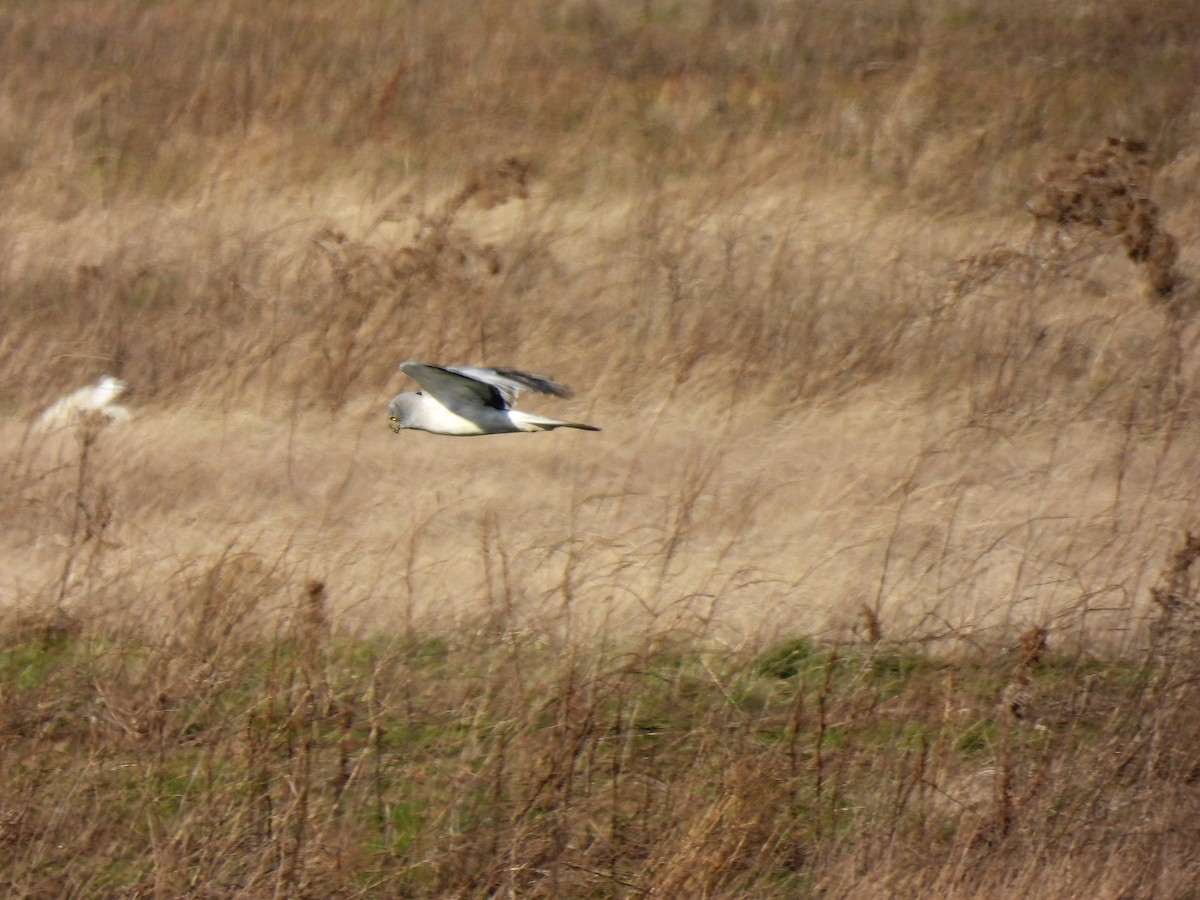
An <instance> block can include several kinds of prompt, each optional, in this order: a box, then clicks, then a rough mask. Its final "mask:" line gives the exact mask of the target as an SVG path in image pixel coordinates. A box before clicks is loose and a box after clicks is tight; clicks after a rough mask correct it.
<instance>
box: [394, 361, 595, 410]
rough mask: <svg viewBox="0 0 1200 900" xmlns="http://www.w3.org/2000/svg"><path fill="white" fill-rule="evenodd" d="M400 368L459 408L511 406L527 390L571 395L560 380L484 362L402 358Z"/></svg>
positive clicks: (443, 401) (450, 406)
mask: <svg viewBox="0 0 1200 900" xmlns="http://www.w3.org/2000/svg"><path fill="white" fill-rule="evenodd" d="M400 369H401V371H403V372H404V374H405V375H407V376H408V377H409V378H411V379H412V380H413V381H415V382H416V383H417V384H419V385H420V386H421V389H422V390H424V391H425V392H426V393H428V394H429V395H430V396H431V397H433V398H434V399H435V400H437V401H438V402H439V403H441V404H442V405H443V406H445V407H446V408H447V409H450V410H454V411H455V412H459V411H460V410H461V409H462V408H463V407H464V406H466V407H468V408H469V407H476V408H477V407H478V406H480V405H481V404H482V405H483V406H489V407H491V408H492V409H511V408H512V405H513V403H515V402H516V399H517V395H518V394H519V393H520V392H521V391H524V390H529V391H537V392H538V393H541V394H552V395H554V396H555V397H570V396H571V392H570V391H569V390H568V389H567V388H566V387H564V386H563V385H561V384H558V383H557V382H555V381H552V380H550V379H549V378H546V377H544V376H542V375H534V374H532V373H530V372H521V371H519V370H517V369H487V368H483V367H481V366H435V365H431V364H429V363H423V362H412V361H410V362H402V363H400Z"/></svg>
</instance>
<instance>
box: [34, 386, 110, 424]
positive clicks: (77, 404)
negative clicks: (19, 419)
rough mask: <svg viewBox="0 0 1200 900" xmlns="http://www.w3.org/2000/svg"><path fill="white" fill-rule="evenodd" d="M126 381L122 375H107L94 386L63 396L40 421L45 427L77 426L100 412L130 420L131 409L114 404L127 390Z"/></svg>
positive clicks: (44, 413)
mask: <svg viewBox="0 0 1200 900" xmlns="http://www.w3.org/2000/svg"><path fill="white" fill-rule="evenodd" d="M125 388H126V384H125V382H124V381H122V380H121V379H120V378H114V377H113V376H111V375H105V376H104V377H103V378H101V379H100V381H99V382H97V383H96V384H94V385H89V386H88V387H84V388H80V389H79V390H77V391H73V392H72V393H70V394H67V395H66V396H65V397H60V398H59V399H58V400H56V401H55V402H54V403H53V404H52V405H51V406H50V407H49V408H48V409H47V410H46V411H45V412H43V413H42V414H41V416H40V417H39V418H38V421H37V427H38V428H39V429H42V430H49V429H52V428H62V427H64V426H67V425H77V424H79V423H80V422H82V421H83V420H84V419H85V418H86V417H87V416H89V415H93V414H98V415H100V416H102V417H103V418H104V419H107V420H108V421H110V422H128V421H129V419H130V414H129V410H128V409H126V408H125V407H124V406H119V405H118V404H116V403H113V401H114V400H116V399H117V397H119V396H121V394H123V393H125Z"/></svg>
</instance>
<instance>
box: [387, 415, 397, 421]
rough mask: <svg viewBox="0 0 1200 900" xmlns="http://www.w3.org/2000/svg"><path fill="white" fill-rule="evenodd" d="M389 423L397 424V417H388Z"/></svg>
mask: <svg viewBox="0 0 1200 900" xmlns="http://www.w3.org/2000/svg"><path fill="white" fill-rule="evenodd" d="M388 421H389V422H395V421H396V417H395V416H388Z"/></svg>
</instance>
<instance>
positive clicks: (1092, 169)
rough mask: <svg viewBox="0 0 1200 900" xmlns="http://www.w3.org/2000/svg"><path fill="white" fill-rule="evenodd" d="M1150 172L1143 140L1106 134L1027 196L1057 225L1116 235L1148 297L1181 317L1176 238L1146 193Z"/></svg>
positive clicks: (1032, 207) (1034, 209) (1042, 217)
mask: <svg viewBox="0 0 1200 900" xmlns="http://www.w3.org/2000/svg"><path fill="white" fill-rule="evenodd" d="M1149 178H1150V167H1149V162H1148V160H1147V153H1146V145H1145V144H1143V143H1141V142H1139V141H1131V140H1125V139H1121V138H1112V137H1110V138H1108V139H1106V140H1105V141H1104V143H1103V144H1101V145H1100V146H1099V147H1097V148H1096V149H1094V150H1079V151H1076V152H1074V153H1071V154H1070V155H1068V156H1067V157H1066V159H1065V160H1063V161H1062V162H1061V163H1059V164H1058V165H1056V166H1055V167H1054V168H1052V169H1051V170H1050V171H1049V172H1048V173H1047V174H1046V175H1045V177H1044V179H1043V184H1042V190H1041V193H1040V194H1039V195H1038V196H1037V197H1035V198H1034V199H1033V200H1032V201H1030V203H1029V205H1028V209H1029V212H1030V213H1032V214H1033V216H1034V218H1036V219H1038V220H1039V221H1042V222H1048V223H1050V224H1052V225H1054V226H1056V227H1058V228H1069V227H1070V226H1073V225H1083V226H1087V227H1090V228H1096V229H1099V230H1101V231H1102V232H1104V233H1105V234H1110V235H1112V236H1114V237H1116V238H1117V239H1118V240H1119V241H1120V242H1121V244H1122V246H1123V247H1124V248H1125V252H1126V253H1127V254H1128V256H1129V258H1130V259H1131V260H1132V261H1133V262H1134V263H1136V264H1137V265H1138V266H1140V267H1141V273H1142V276H1143V278H1144V279H1145V282H1146V286H1147V288H1148V290H1149V293H1150V296H1151V298H1152V299H1153V300H1154V301H1156V302H1158V303H1160V304H1162V306H1163V307H1164V308H1165V309H1166V311H1167V313H1168V314H1169V315H1170V316H1172V317H1173V318H1183V316H1184V314H1185V312H1186V310H1185V307H1184V303H1183V301H1182V298H1181V294H1182V293H1183V292H1181V291H1179V290H1178V289H1179V287H1180V286H1181V285H1182V284H1183V282H1184V279H1183V276H1182V274H1181V273H1180V272H1179V270H1178V269H1177V268H1176V265H1175V264H1176V261H1177V260H1178V258H1179V243H1178V241H1176V239H1175V237H1174V236H1173V235H1172V234H1171V233H1170V232H1168V231H1167V230H1166V229H1165V228H1164V227H1163V225H1162V221H1161V213H1160V211H1159V208H1158V204H1156V203H1155V202H1154V201H1153V200H1151V199H1150V198H1149V197H1148V196H1147V195H1146V184H1147V182H1148V181H1149Z"/></svg>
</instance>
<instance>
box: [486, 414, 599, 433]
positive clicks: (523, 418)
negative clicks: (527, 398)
mask: <svg viewBox="0 0 1200 900" xmlns="http://www.w3.org/2000/svg"><path fill="white" fill-rule="evenodd" d="M508 417H509V419H510V420H512V422H513V424H514V425H516V426H517V427H518V428H520V429H521V430H522V431H553V430H554V429H555V428H578V429H580V430H581V431H599V430H600V429H599V428H597V427H596V426H595V425H584V424H583V423H582V422H565V421H563V420H562V419H551V418H548V417H546V416H535V415H533V414H532V413H527V412H521V411H519V410H516V409H510V410H509V411H508Z"/></svg>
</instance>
